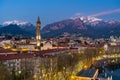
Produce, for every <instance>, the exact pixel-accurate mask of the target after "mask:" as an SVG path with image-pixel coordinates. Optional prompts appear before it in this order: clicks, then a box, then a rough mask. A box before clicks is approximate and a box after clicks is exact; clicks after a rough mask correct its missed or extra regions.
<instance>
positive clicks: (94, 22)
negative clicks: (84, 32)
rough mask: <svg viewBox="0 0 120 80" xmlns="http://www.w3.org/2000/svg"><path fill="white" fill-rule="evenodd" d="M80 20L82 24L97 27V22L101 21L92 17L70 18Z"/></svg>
mask: <svg viewBox="0 0 120 80" xmlns="http://www.w3.org/2000/svg"><path fill="white" fill-rule="evenodd" d="M78 18H79V19H80V20H81V21H83V23H85V24H88V25H93V26H95V25H97V24H98V23H99V22H102V21H103V20H102V19H99V18H96V17H93V16H76V17H72V18H71V19H73V20H76V19H78Z"/></svg>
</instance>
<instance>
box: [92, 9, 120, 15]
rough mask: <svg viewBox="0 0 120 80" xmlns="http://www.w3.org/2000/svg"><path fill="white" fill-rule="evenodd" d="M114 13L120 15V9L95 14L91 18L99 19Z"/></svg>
mask: <svg viewBox="0 0 120 80" xmlns="http://www.w3.org/2000/svg"><path fill="white" fill-rule="evenodd" d="M113 13H120V9H115V10H112V11H105V12H100V13H97V14H94V15H91V16H94V17H99V16H104V15H109V14H113Z"/></svg>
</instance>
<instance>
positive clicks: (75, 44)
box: [0, 17, 120, 80]
mask: <svg viewBox="0 0 120 80" xmlns="http://www.w3.org/2000/svg"><path fill="white" fill-rule="evenodd" d="M40 28H41V22H40V18H39V17H38V19H37V22H36V38H31V39H15V38H12V39H6V38H5V37H4V36H1V37H0V80H112V76H111V74H108V73H107V71H106V67H110V66H112V65H114V64H116V65H117V64H119V63H120V60H119V59H120V58H119V57H120V54H119V53H120V38H116V37H113V36H111V37H110V38H108V39H103V38H101V39H91V38H87V37H76V38H75V37H64V36H63V37H59V38H42V37H41V31H40Z"/></svg>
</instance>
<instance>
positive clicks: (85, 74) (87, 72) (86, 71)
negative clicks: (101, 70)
mask: <svg viewBox="0 0 120 80" xmlns="http://www.w3.org/2000/svg"><path fill="white" fill-rule="evenodd" d="M95 72H96V69H93V68H90V69H83V70H81V71H80V72H79V73H78V74H77V76H79V77H91V78H92V77H93V76H94V74H95Z"/></svg>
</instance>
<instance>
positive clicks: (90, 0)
mask: <svg viewBox="0 0 120 80" xmlns="http://www.w3.org/2000/svg"><path fill="white" fill-rule="evenodd" d="M76 15H81V16H95V17H98V18H102V19H107V20H111V19H112V20H113V19H114V20H120V0H0V24H2V23H3V22H4V21H10V20H20V21H28V22H31V23H32V24H34V25H35V23H36V20H37V17H38V16H40V18H41V22H42V26H44V25H46V24H49V23H53V22H57V21H60V20H64V19H69V18H71V17H73V16H76Z"/></svg>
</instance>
